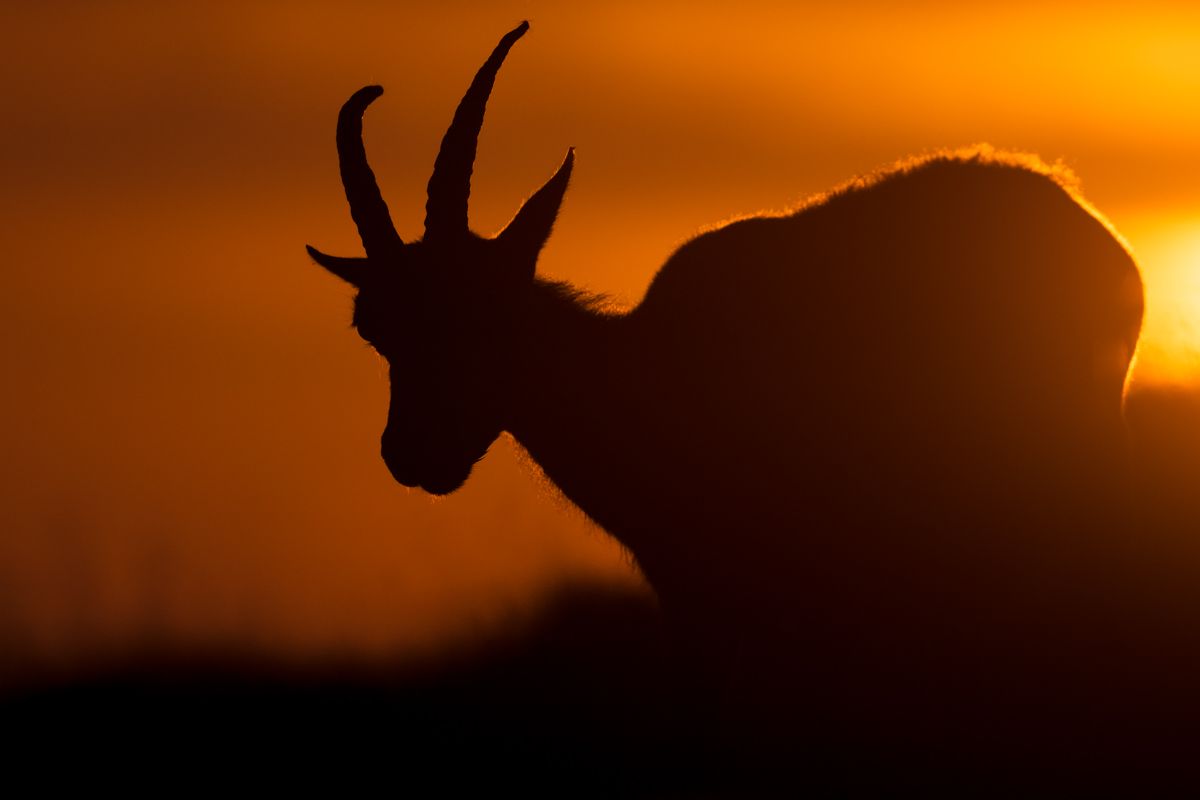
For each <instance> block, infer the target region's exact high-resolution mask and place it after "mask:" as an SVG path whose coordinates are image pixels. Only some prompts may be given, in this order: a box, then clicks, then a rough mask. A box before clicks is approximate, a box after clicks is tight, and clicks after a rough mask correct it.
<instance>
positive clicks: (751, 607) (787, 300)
mask: <svg viewBox="0 0 1200 800" xmlns="http://www.w3.org/2000/svg"><path fill="white" fill-rule="evenodd" d="M527 29H528V25H527V24H526V23H522V24H521V25H520V26H519V27H517V28H516V29H515V30H513V31H511V32H510V33H508V34H507V35H505V36H504V37H503V38H502V39H501V41H500V43H499V45H498V46H497V47H496V48H495V50H494V51H493V53H492V54H491V56H490V58H488V60H487V61H486V63H485V64H484V65H483V67H482V68H481V69H480V70H479V72H478V74H477V75H476V76H475V78H474V80H473V82H472V83H471V85H470V88H469V89H468V90H467V93H466V95H465V97H464V98H463V100H462V102H461V103H460V105H459V106H458V109H457V111H456V112H455V115H454V119H453V122H452V123H451V125H450V128H449V130H448V131H447V133H446V135H445V138H444V139H443V141H442V144H441V150H440V152H439V154H438V156H437V160H436V162H435V166H434V171H433V176H432V178H431V179H430V181H429V186H428V203H427V205H426V218H425V236H424V238H423V239H422V240H420V241H417V242H408V243H405V242H402V241H401V240H400V237H399V236H398V235H397V234H396V232H395V229H394V228H393V226H392V223H391V220H390V218H389V215H388V210H387V206H386V205H385V203H384V201H383V199H382V196H381V194H380V192H379V189H378V188H377V185H376V182H375V178H374V175H373V173H372V172H371V170H370V168H369V167H368V165H367V161H366V155H365V152H364V148H363V145H362V130H361V124H362V123H361V119H362V115H363V112H364V110H365V109H366V107H367V106H368V105H369V104H370V103H371V102H372V101H373V100H374V99H376V98H377V97H378V96H379V95H380V94H381V93H382V89H381V88H380V87H377V86H368V87H365V88H363V89H361V90H359V91H358V92H356V93H355V94H354V95H353V96H352V97H351V98H350V99H349V100H348V101H347V102H346V104H345V105H344V106H343V107H342V110H341V113H340V115H339V117H338V124H337V149H338V155H339V162H340V167H341V176H342V181H343V184H344V186H345V190H346V196H347V199H348V200H349V204H350V209H351V214H352V216H353V218H354V222H355V224H356V225H357V227H358V231H359V234H360V236H361V239H362V242H363V245H364V248H365V250H366V253H367V255H366V257H365V258H341V257H334V256H330V255H326V254H324V253H321V252H319V251H317V250H315V249H313V248H311V247H309V248H308V251H309V253H310V255H311V256H312V258H313V259H314V260H315V261H316V262H317V263H318V264H320V265H321V266H323V267H325V268H326V269H328V270H329V271H331V272H332V273H334V274H335V275H337V276H338V277H340V278H342V279H344V280H346V281H348V282H350V283H351V284H353V285H354V286H355V287H356V288H357V289H358V290H359V291H358V294H357V298H356V301H355V308H354V325H355V327H356V328H357V330H358V332H359V333H360V334H361V335H362V337H363V338H364V339H365V340H366V341H367V342H369V343H370V344H372V345H373V346H374V347H375V348H376V349H377V350H378V351H379V352H380V353H381V354H382V355H383V356H384V357H385V358H386V359H387V361H388V363H389V365H390V379H391V385H392V395H391V405H390V409H389V412H388V418H387V425H386V428H385V430H384V433H383V437H382V455H383V460H384V462H385V463H386V464H387V467H388V469H389V470H390V471H391V473H392V475H393V476H394V477H395V479H396V480H397V481H399V482H400V483H401V484H404V485H405V486H411V487H421V488H423V489H425V490H426V491H428V492H430V493H433V494H446V493H449V492H452V491H454V490H455V489H457V488H458V487H459V486H461V485H462V483H463V482H464V481H465V480H466V478H467V477H468V475H469V473H470V471H471V468H472V465H473V464H474V463H475V462H476V461H478V460H479V459H480V458H482V457H483V455H484V454H485V452H486V451H487V449H488V447H489V446H490V444H491V443H492V442H493V441H494V440H495V439H496V438H497V437H498V436H499V435H500V434H501V433H502V432H506V431H507V432H509V433H511V435H512V436H513V437H515V439H516V440H517V442H519V443H520V444H521V445H522V446H523V447H524V448H525V449H526V450H527V451H528V453H529V454H530V455H531V457H532V458H533V460H534V461H535V462H536V463H537V464H538V465H539V466H540V467H541V469H542V470H544V472H545V474H546V476H547V477H548V478H549V479H550V480H551V481H553V483H554V484H556V485H557V487H558V488H559V489H560V490H561V491H562V493H563V494H564V495H565V496H566V497H567V498H569V499H570V500H571V501H572V502H573V503H575V504H576V505H577V506H578V507H579V508H580V509H582V510H583V511H584V512H585V513H586V514H587V515H588V516H589V517H591V518H592V519H593V520H594V521H595V522H597V523H598V524H599V525H600V526H601V527H603V528H604V529H605V530H606V531H608V532H609V533H610V534H611V535H612V536H614V537H615V538H616V539H618V540H619V541H620V542H621V543H623V544H624V545H625V546H626V547H627V548H628V549H629V550H630V551H631V552H632V553H633V555H634V556H635V558H636V559H637V562H638V564H639V565H640V566H641V568H642V569H643V571H644V573H645V575H646V576H647V578H648V579H649V581H650V582H651V584H652V585H653V586H654V587H655V589H656V591H657V592H658V594H659V596H660V600H661V603H662V607H663V612H664V615H665V616H666V618H667V620H668V622H669V623H670V625H671V626H672V630H673V631H674V634H675V636H676V638H677V643H676V644H677V647H678V649H679V652H680V653H681V656H680V660H679V664H680V667H679V672H680V675H679V678H680V683H681V684H682V685H686V686H689V687H693V688H694V689H695V690H696V694H695V699H696V701H695V702H694V703H693V704H692V705H691V709H692V713H693V714H694V715H695V716H696V718H697V719H703V718H706V717H708V716H709V715H711V716H712V719H716V720H721V722H720V723H719V724H714V727H717V728H721V729H722V730H724V731H725V732H726V739H727V740H728V742H731V743H733V744H735V745H736V744H739V743H740V744H742V745H743V748H742V749H743V751H744V753H749V754H752V755H753V754H759V753H763V752H771V753H772V754H773V756H781V757H785V758H792V757H797V758H799V757H801V755H800V754H803V756H802V757H803V758H804V759H805V761H806V762H807V763H808V764H809V766H815V765H823V768H824V769H825V770H826V774H828V775H838V774H845V773H844V771H843V772H839V770H842V769H843V768H844V766H845V764H846V763H851V764H854V765H857V766H860V767H861V765H862V764H868V763H869V764H872V765H873V766H872V770H873V771H872V774H873V775H876V776H885V775H888V776H892V777H894V776H896V775H898V774H901V773H903V772H904V771H905V770H907V769H910V768H911V767H912V765H913V764H916V763H920V764H925V765H929V763H930V762H934V761H936V764H937V766H936V771H937V772H938V773H939V774H941V775H943V776H945V775H948V774H950V773H952V772H954V771H955V770H962V771H963V772H964V774H972V771H973V770H986V771H987V772H988V773H989V774H993V775H995V774H999V773H1000V772H1003V769H1007V768H1010V767H1011V768H1012V770H1014V774H1016V773H1017V772H1020V770H1023V769H1033V768H1037V769H1041V768H1049V767H1054V768H1061V769H1065V770H1067V772H1065V773H1064V774H1067V775H1076V776H1077V775H1078V774H1079V772H1080V771H1083V770H1085V769H1086V766H1085V765H1086V764H1088V763H1089V759H1091V758H1093V757H1095V754H1096V753H1098V752H1101V751H1104V752H1118V751H1119V752H1120V753H1121V754H1122V756H1121V758H1122V760H1121V763H1122V764H1123V765H1125V766H1128V767H1129V768H1130V769H1131V770H1136V769H1141V768H1146V769H1148V768H1149V766H1150V765H1152V764H1154V765H1158V764H1161V763H1162V762H1163V760H1164V759H1167V758H1168V757H1169V753H1170V752H1171V747H1172V746H1173V745H1175V744H1176V743H1177V742H1178V741H1179V740H1178V739H1177V738H1174V737H1173V736H1171V735H1169V733H1162V735H1159V734H1158V733H1154V734H1146V735H1145V736H1143V737H1142V738H1141V739H1138V740H1137V741H1139V742H1141V744H1142V745H1144V746H1140V745H1139V746H1135V747H1132V748H1131V747H1130V746H1129V738H1130V737H1129V735H1128V734H1129V730H1130V728H1129V724H1131V721H1138V722H1139V724H1141V728H1140V730H1142V731H1143V733H1144V732H1145V731H1146V730H1150V731H1156V732H1163V731H1166V730H1167V729H1166V728H1164V727H1163V726H1162V725H1158V726H1157V727H1156V726H1155V724H1152V723H1154V722H1155V721H1162V720H1170V719H1174V717H1172V716H1171V715H1172V713H1173V711H1172V709H1174V708H1176V704H1180V703H1182V704H1183V705H1182V706H1179V707H1187V708H1189V709H1191V710H1193V711H1194V710H1196V709H1197V705H1196V704H1195V702H1194V701H1195V696H1194V690H1190V689H1187V690H1184V691H1185V693H1186V692H1190V693H1186V696H1184V695H1180V694H1179V693H1178V692H1177V691H1176V690H1179V689H1180V685H1181V681H1174V682H1172V681H1168V680H1166V679H1165V677H1164V676H1177V677H1178V676H1182V675H1184V674H1185V673H1183V672H1180V669H1181V667H1180V665H1181V664H1185V663H1186V664H1190V665H1193V666H1194V665H1195V664H1196V660H1195V657H1194V654H1193V652H1192V649H1191V644H1192V643H1191V640H1190V638H1189V635H1188V632H1189V631H1190V630H1191V627H1189V625H1188V624H1183V623H1185V622H1187V621H1188V620H1190V619H1192V617H1191V616H1189V614H1188V612H1186V610H1185V609H1186V607H1187V604H1186V603H1185V601H1184V599H1183V598H1187V597H1194V595H1195V593H1194V592H1193V591H1190V590H1189V589H1187V588H1186V587H1187V581H1186V576H1187V575H1189V574H1194V570H1193V571H1191V572H1189V571H1188V570H1187V569H1175V567H1176V566H1179V565H1178V564H1175V563H1170V564H1168V563H1165V562H1170V561H1171V559H1168V558H1162V559H1156V558H1155V557H1153V556H1149V555H1146V551H1145V550H1144V549H1143V548H1140V546H1139V544H1138V540H1137V536H1135V535H1133V534H1132V533H1131V531H1133V530H1135V527H1134V523H1133V520H1134V518H1135V516H1136V514H1135V512H1134V511H1133V506H1134V502H1133V500H1132V499H1131V498H1130V497H1129V495H1130V492H1129V490H1128V486H1129V483H1128V478H1129V475H1128V472H1129V466H1128V462H1129V459H1128V457H1127V453H1126V431H1125V427H1124V422H1123V417H1122V402H1123V396H1124V388H1125V380H1126V374H1127V371H1128V368H1129V366H1130V361H1131V358H1132V354H1133V352H1134V349H1135V346H1136V343H1137V338H1138V333H1139V329H1140V325H1141V315H1142V286H1141V281H1140V278H1139V273H1138V269H1137V266H1136V265H1135V263H1134V261H1133V260H1132V258H1131V257H1130V255H1129V253H1128V252H1127V250H1126V249H1125V247H1123V246H1122V244H1121V243H1120V241H1119V240H1118V238H1116V237H1115V235H1114V233H1113V231H1112V230H1111V229H1110V228H1109V227H1108V226H1107V224H1106V223H1105V222H1104V221H1102V219H1101V218H1100V217H1099V215H1098V214H1097V213H1096V212H1094V211H1093V210H1092V209H1091V208H1090V207H1089V206H1087V205H1086V204H1085V203H1084V202H1083V201H1082V199H1081V198H1080V196H1079V195H1078V193H1077V191H1076V190H1075V188H1074V185H1073V183H1072V182H1071V177H1070V175H1069V174H1068V173H1067V172H1066V171H1065V170H1063V169H1058V168H1050V167H1047V166H1046V165H1044V164H1042V163H1041V162H1040V161H1038V160H1037V159H1036V158H1034V157H1032V156H1025V155H1018V154H1009V153H1002V152H996V151H992V150H990V149H988V148H986V147H980V148H976V149H974V150H971V151H964V152H959V153H942V154H938V155H934V156H930V157H925V158H920V159H914V160H910V161H907V162H904V163H902V164H900V165H899V166H897V167H895V168H892V169H890V170H887V171H884V172H881V173H879V174H876V175H873V176H870V177H867V178H863V179H859V180H856V181H853V182H851V183H849V184H846V185H845V186H843V187H841V188H839V189H837V190H835V191H833V192H831V193H829V194H827V195H824V196H821V197H818V198H815V199H813V200H811V201H809V202H808V203H806V204H805V205H803V206H802V207H800V208H798V209H796V210H793V211H791V212H790V213H786V214H780V215H773V216H766V215H764V216H756V217H752V218H747V219H742V220H738V221H735V222H731V223H729V224H727V225H724V226H723V227H720V228H718V229H716V230H712V231H710V232H707V233H704V234H702V235H699V236H697V237H696V238H694V239H692V240H691V241H689V242H687V243H686V244H684V245H683V246H681V247H680V248H679V249H678V250H677V251H676V252H675V253H674V254H673V255H672V256H671V257H670V259H669V260H668V261H667V263H666V264H665V265H664V266H663V267H662V269H661V270H660V271H659V273H658V274H657V275H656V276H655V278H654V280H653V282H652V283H651V285H650V287H649V289H648V291H647V292H646V295H645V297H644V299H643V301H642V302H641V303H640V305H638V306H637V307H636V308H634V309H633V310H631V311H629V312H627V313H617V312H614V311H611V310H608V309H606V308H605V307H604V305H603V303H602V302H600V301H598V300H597V299H596V298H594V297H593V296H591V295H588V294H586V293H584V292H581V291H579V290H577V289H575V288H573V287H571V286H570V285H568V284H564V283H557V282H551V281H548V280H545V279H542V278H539V277H537V276H536V274H535V265H536V262H537V258H538V254H539V251H540V250H541V248H542V246H543V244H544V242H545V241H546V239H547V237H548V236H549V234H550V232H551V228H552V226H553V223H554V221H555V218H556V215H557V213H558V209H559V206H560V204H561V202H562V199H563V195H564V193H565V191H566V188H567V183H568V180H569V177H570V174H571V169H572V165H573V160H574V156H573V151H571V150H569V151H568V152H567V156H566V159H565V161H564V162H563V164H562V166H561V167H560V168H559V169H558V171H557V172H556V173H555V174H554V176H553V177H552V178H550V180H549V181H548V182H547V183H546V184H545V185H544V186H542V188H540V189H539V190H538V191H537V192H536V193H534V194H533V195H532V196H531V197H530V198H529V199H528V200H527V201H526V202H525V203H524V205H523V206H522V207H521V209H520V210H519V211H518V213H517V214H516V216H515V217H514V218H513V220H512V221H511V222H510V223H509V224H508V226H507V227H506V228H505V229H504V230H503V231H502V232H500V233H499V234H498V235H497V236H495V237H494V238H490V239H489V238H484V237H481V236H479V235H477V234H475V233H473V232H472V231H471V230H470V229H469V228H468V223H467V200H468V195H469V192H470V177H471V171H472V165H473V162H474V158H475V151H476V142H477V138H478V135H479V131H480V129H481V126H482V122H483V115H484V107H485V105H486V102H487V99H488V96H489V94H490V91H491V89H492V85H493V83H494V80H495V77H496V74H497V71H498V70H499V68H500V66H501V63H502V62H503V60H504V58H505V57H506V55H507V54H508V52H509V49H510V48H511V46H512V45H513V43H514V42H516V41H517V39H519V38H520V37H521V36H522V35H523V34H524V33H525V31H526V30H527ZM1175 578H1178V580H1175ZM1168 623H1170V624H1168ZM1176 623H1180V624H1176ZM1189 659H1190V660H1189ZM1182 684H1183V685H1185V686H1189V687H1190V681H1183V682H1182ZM1166 686H1171V687H1173V688H1171V689H1167V688H1162V691H1161V692H1157V691H1155V690H1156V689H1157V688H1160V687H1166ZM1147 726H1149V727H1147ZM1135 738H1136V737H1135ZM847 754H849V755H847ZM846 759H850V761H849V762H847V761H846ZM922 759H924V761H922ZM997 765H1004V768H1003V769H1002V768H1001V767H999V766H997ZM860 771H861V770H860ZM974 774H978V773H977V772H976V773H974ZM1025 774H1027V773H1025ZM882 779H883V778H881V780H882Z"/></svg>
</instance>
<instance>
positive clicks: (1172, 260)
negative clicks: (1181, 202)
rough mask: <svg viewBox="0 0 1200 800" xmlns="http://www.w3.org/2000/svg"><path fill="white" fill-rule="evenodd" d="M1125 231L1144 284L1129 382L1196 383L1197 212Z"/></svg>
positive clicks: (1199, 371)
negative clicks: (1140, 323) (1142, 315)
mask: <svg viewBox="0 0 1200 800" xmlns="http://www.w3.org/2000/svg"><path fill="white" fill-rule="evenodd" d="M1127 229H1128V230H1129V231H1130V233H1131V236H1132V237H1133V241H1134V243H1135V248H1136V253H1135V255H1136V257H1137V259H1138V263H1139V264H1140V265H1141V268H1142V273H1143V280H1144V281H1145V286H1146V316H1145V323H1144V325H1143V327H1142V337H1141V344H1140V345H1139V347H1138V366H1137V370H1136V371H1135V374H1134V380H1135V381H1136V382H1139V383H1141V382H1145V383H1174V384H1192V383H1200V214H1196V215H1191V216H1189V217H1186V218H1184V217H1176V218H1174V219H1171V220H1161V219H1159V220H1154V221H1149V220H1148V221H1147V223H1146V224H1145V225H1144V226H1137V225H1131V226H1127Z"/></svg>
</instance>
